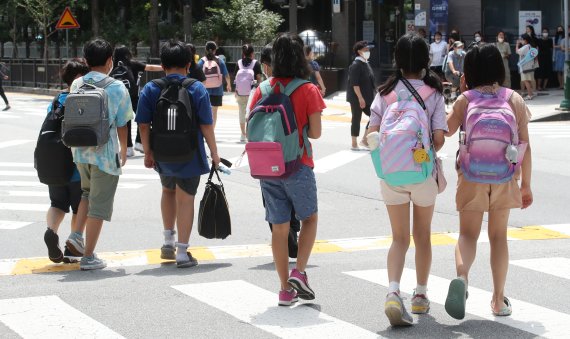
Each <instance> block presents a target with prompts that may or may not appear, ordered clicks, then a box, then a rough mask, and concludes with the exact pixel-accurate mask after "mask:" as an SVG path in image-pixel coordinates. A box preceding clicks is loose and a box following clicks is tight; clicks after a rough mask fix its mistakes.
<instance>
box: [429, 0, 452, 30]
mask: <svg viewBox="0 0 570 339" xmlns="http://www.w3.org/2000/svg"><path fill="white" fill-rule="evenodd" d="M447 22H448V0H432V1H431V5H430V15H429V34H430V36H433V35H434V34H435V32H441V33H443V34H444V35H446V36H447Z"/></svg>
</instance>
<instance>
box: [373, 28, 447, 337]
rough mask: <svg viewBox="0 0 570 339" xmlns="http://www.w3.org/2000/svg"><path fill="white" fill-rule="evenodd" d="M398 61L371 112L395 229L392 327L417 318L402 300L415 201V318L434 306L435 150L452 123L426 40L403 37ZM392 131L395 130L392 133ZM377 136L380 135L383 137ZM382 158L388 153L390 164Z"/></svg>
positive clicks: (389, 299) (388, 309) (389, 298)
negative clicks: (447, 118)
mask: <svg viewBox="0 0 570 339" xmlns="http://www.w3.org/2000/svg"><path fill="white" fill-rule="evenodd" d="M394 57H395V61H396V69H397V73H396V74H395V75H394V76H392V77H391V78H389V79H388V80H387V81H386V83H384V84H383V85H382V86H380V88H379V90H378V91H379V93H378V94H377V95H376V98H375V99H374V102H373V103H372V106H371V108H370V111H371V115H370V131H371V134H369V136H368V143H369V145H370V149H371V150H372V153H374V152H379V154H380V155H379V159H380V160H379V163H380V165H378V167H377V174H378V176H379V177H381V178H382V180H381V182H380V188H381V192H382V199H383V200H384V203H385V204H386V208H387V209H388V215H389V217H390V224H391V226H392V239H393V240H392V245H391V246H390V250H389V252H388V263H387V266H388V279H389V283H390V284H389V287H388V294H387V295H386V302H385V304H384V311H385V313H386V316H387V317H388V319H389V321H390V324H391V325H392V326H402V325H403V326H409V325H412V324H413V318H412V317H411V316H410V314H408V312H407V311H406V308H405V306H404V303H403V301H402V297H401V296H400V279H401V277H402V272H403V269H404V263H405V260H406V252H407V251H408V248H409V246H410V202H412V204H413V236H414V244H415V247H416V257H415V259H416V278H417V286H416V289H415V290H414V293H413V295H412V313H416V314H423V313H427V312H428V311H429V307H430V301H429V299H428V297H427V282H428V276H429V272H430V267H431V257H432V256H431V237H430V236H431V220H432V217H433V210H434V205H435V200H436V197H437V194H438V184H437V182H436V180H435V178H434V177H433V175H434V174H435V171H434V166H433V165H434V162H433V161H434V158H435V151H437V150H439V149H440V148H441V147H442V146H443V143H444V141H445V140H444V139H445V138H444V132H446V131H447V124H446V121H445V103H444V99H443V95H442V91H443V86H442V84H441V80H440V79H439V77H438V76H437V74H435V73H434V72H431V71H430V70H429V48H428V45H427V43H426V42H425V41H424V39H423V38H422V37H421V36H419V35H417V34H406V35H404V36H403V37H401V38H400V39H399V40H398V42H397V43H396V47H395V51H394ZM413 98H415V101H414V99H413ZM408 105H411V106H408ZM420 106H421V107H420ZM406 107H411V108H410V109H407V108H406ZM414 112H416V114H414ZM414 121H416V122H421V123H419V124H416V123H414ZM399 122H401V123H399ZM396 125H397V126H396ZM390 126H396V127H394V128H392V129H390ZM373 131H374V132H378V131H380V135H379V134H378V133H374V132H373ZM420 143H421V144H422V145H421V146H419V148H421V150H422V151H424V152H423V153H424V155H426V156H427V158H424V159H423V160H418V161H416V160H415V156H412V155H413V154H414V155H415V151H414V150H418V151H419V148H416V147H417V144H420ZM375 144H378V147H375ZM418 153H419V152H418ZM383 154H386V156H385V158H384V160H385V161H383ZM428 154H429V155H431V157H429V155H428ZM373 161H374V157H373ZM382 164H383V165H382ZM402 164H405V165H402ZM375 166H376V164H375ZM424 166H425V167H424ZM378 168H381V170H379V169H378ZM403 168H405V169H403ZM424 169H425V170H424ZM379 171H381V172H382V173H381V174H380V173H379ZM410 172H418V173H421V174H422V175H423V177H421V178H414V179H413V180H411V179H410V178H408V177H407V174H408V173H410ZM394 174H396V175H398V177H396V176H395V175H394Z"/></svg>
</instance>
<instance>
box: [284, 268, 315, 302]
mask: <svg viewBox="0 0 570 339" xmlns="http://www.w3.org/2000/svg"><path fill="white" fill-rule="evenodd" d="M287 282H288V283H289V284H291V286H293V288H294V289H295V290H296V291H297V294H298V296H299V298H301V299H305V300H313V299H315V292H313V290H312V289H311V287H309V280H308V279H307V273H301V272H299V271H298V270H297V269H296V268H294V269H293V270H292V271H291V274H290V275H289V279H288V280H287Z"/></svg>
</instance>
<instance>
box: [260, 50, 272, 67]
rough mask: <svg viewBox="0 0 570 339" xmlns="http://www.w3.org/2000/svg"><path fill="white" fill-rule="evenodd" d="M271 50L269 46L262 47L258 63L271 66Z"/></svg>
mask: <svg viewBox="0 0 570 339" xmlns="http://www.w3.org/2000/svg"><path fill="white" fill-rule="evenodd" d="M271 50H272V48H271V47H270V46H265V47H263V49H262V50H261V54H260V56H259V62H261V63H262V64H266V65H267V66H271Z"/></svg>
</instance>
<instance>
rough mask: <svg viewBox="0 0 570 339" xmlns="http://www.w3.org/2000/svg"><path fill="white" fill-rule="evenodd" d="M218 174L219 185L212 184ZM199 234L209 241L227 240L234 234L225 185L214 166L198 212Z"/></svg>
mask: <svg viewBox="0 0 570 339" xmlns="http://www.w3.org/2000/svg"><path fill="white" fill-rule="evenodd" d="M214 173H215V174H216V177H217V178H218V182H219V184H215V183H214V182H212V177H213V176H214ZM198 234H200V235H201V236H203V237H204V238H207V239H225V238H227V237H228V235H230V234H232V222H231V218H230V210H229V206H228V201H227V200H226V193H225V191H224V185H223V183H222V180H221V179H220V175H219V174H218V170H217V169H216V168H215V166H214V165H212V169H211V170H210V176H209V177H208V181H207V182H206V190H205V192H204V196H203V197H202V200H201V201H200V210H199V212H198Z"/></svg>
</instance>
